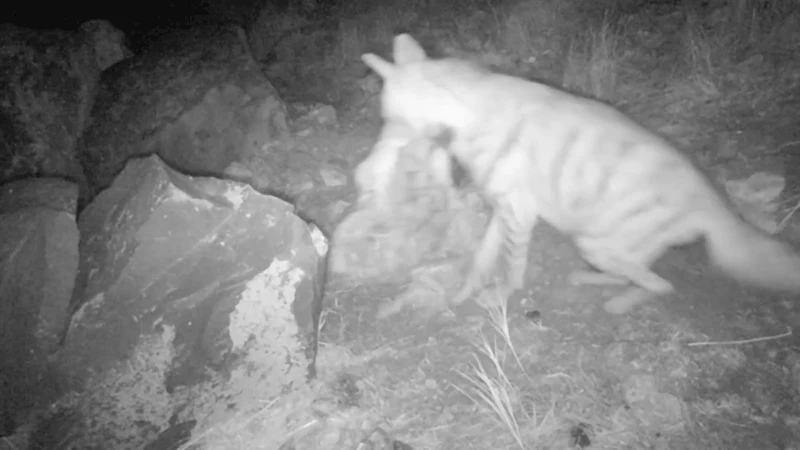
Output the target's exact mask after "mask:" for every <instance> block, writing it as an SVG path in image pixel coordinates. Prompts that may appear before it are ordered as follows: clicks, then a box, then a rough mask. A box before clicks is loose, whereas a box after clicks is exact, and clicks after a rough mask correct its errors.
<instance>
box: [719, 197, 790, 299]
mask: <svg viewBox="0 0 800 450" xmlns="http://www.w3.org/2000/svg"><path fill="white" fill-rule="evenodd" d="M706 247H707V250H708V254H709V257H710V259H711V261H712V263H713V264H714V265H715V266H716V267H718V268H719V269H721V270H722V271H723V272H724V273H725V274H727V275H728V276H731V277H733V278H734V279H736V280H737V281H740V282H742V283H746V284H750V285H754V286H760V287H764V288H769V289H774V290H778V291H786V292H797V293H800V255H798V254H797V253H796V252H795V251H794V250H793V249H792V248H791V247H790V246H789V245H787V244H784V243H782V242H780V241H778V240H775V239H774V238H772V237H770V236H769V235H767V234H765V233H763V232H761V231H759V230H757V229H755V228H754V227H752V226H750V225H748V224H747V223H745V222H744V221H742V220H741V219H739V218H738V217H737V216H736V215H735V214H733V213H732V212H730V211H724V212H722V211H720V212H719V214H718V215H716V216H715V217H714V220H710V221H709V223H708V227H707V230H706Z"/></svg>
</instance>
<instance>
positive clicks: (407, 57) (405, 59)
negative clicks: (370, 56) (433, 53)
mask: <svg viewBox="0 0 800 450" xmlns="http://www.w3.org/2000/svg"><path fill="white" fill-rule="evenodd" d="M393 51H394V62H395V64H397V65H403V64H409V63H416V62H422V61H425V60H426V59H428V55H426V54H425V49H423V48H422V46H421V45H419V42H417V41H416V40H415V39H414V38H413V37H411V35H410V34H406V33H403V34H398V35H397V36H395V37H394V50H393Z"/></svg>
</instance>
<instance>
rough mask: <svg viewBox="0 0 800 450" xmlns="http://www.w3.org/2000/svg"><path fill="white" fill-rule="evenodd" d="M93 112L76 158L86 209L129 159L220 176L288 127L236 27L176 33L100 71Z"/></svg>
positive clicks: (266, 146)
mask: <svg viewBox="0 0 800 450" xmlns="http://www.w3.org/2000/svg"><path fill="white" fill-rule="evenodd" d="M91 116H92V122H91V124H90V126H89V127H88V128H87V130H86V132H85V133H84V135H83V137H82V139H81V143H80V153H79V154H80V160H81V163H82V164H83V167H84V168H85V169H86V172H87V176H88V189H87V191H86V192H85V195H83V198H84V203H85V202H86V201H88V200H90V199H91V198H92V197H94V196H95V195H96V194H97V193H98V192H100V191H101V190H102V189H104V188H106V187H108V186H109V185H110V184H111V182H112V180H113V179H114V177H115V176H116V175H117V174H118V173H119V172H120V171H121V170H122V168H123V166H124V165H125V162H126V161H128V160H129V159H130V158H132V157H135V156H140V155H150V154H157V155H159V156H160V157H161V158H162V159H163V160H164V161H166V162H167V163H168V164H169V165H170V166H172V167H174V168H176V169H178V170H181V171H182V172H186V173H190V174H194V175H216V176H222V175H223V173H224V170H225V168H226V167H227V166H228V165H229V164H231V163H232V162H234V161H239V160H242V159H245V158H247V157H250V156H253V155H259V154H261V153H262V152H267V151H270V148H271V146H274V145H276V144H275V143H276V142H277V141H280V140H281V139H283V138H285V137H287V136H288V131H289V130H288V127H287V124H286V108H285V106H284V104H283V101H282V100H281V98H280V97H279V95H278V93H277V92H276V91H275V89H274V88H273V86H272V85H271V84H270V82H269V81H268V80H267V79H266V78H265V77H264V75H263V74H262V72H261V70H260V69H259V67H258V65H257V64H256V62H255V61H254V60H253V58H252V56H251V55H250V52H249V50H248V47H247V41H246V39H245V37H244V33H243V32H242V30H241V29H240V28H238V27H236V26H232V25H230V26H229V25H218V26H217V25H215V26H206V27H198V28H193V29H189V30H176V31H173V32H171V33H169V34H165V35H163V36H161V37H160V38H159V39H158V41H156V42H154V43H152V44H151V45H150V47H149V48H148V50H147V51H146V52H145V53H142V54H141V55H137V56H136V57H134V58H131V59H129V60H126V61H124V62H123V63H120V64H117V65H115V66H114V67H113V68H111V69H110V70H108V71H106V72H104V73H103V75H102V79H101V81H100V86H99V89H98V94H97V97H96V99H95V103H94V108H93V109H92V114H91Z"/></svg>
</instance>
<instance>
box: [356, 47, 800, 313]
mask: <svg viewBox="0 0 800 450" xmlns="http://www.w3.org/2000/svg"><path fill="white" fill-rule="evenodd" d="M394 58H395V63H394V64H393V63H390V62H388V61H385V60H383V59H382V58H380V57H378V56H376V55H372V54H366V55H364V56H363V57H362V59H363V60H364V62H365V63H366V64H367V65H369V66H370V67H371V68H372V69H373V70H375V71H376V72H377V73H378V74H379V75H380V76H381V77H382V78H383V80H384V88H383V91H382V94H381V95H382V98H381V101H382V115H383V117H384V118H385V119H386V120H387V121H390V122H391V121H395V120H401V121H403V122H404V123H407V124H409V125H410V126H411V127H413V128H414V130H416V132H417V133H419V134H420V135H432V134H434V133H436V132H437V130H449V131H451V132H452V133H453V140H452V142H451V143H450V145H449V150H450V151H451V152H452V153H453V154H454V155H455V157H456V159H457V160H458V161H459V162H460V163H461V164H462V165H463V166H465V167H466V169H467V171H468V173H469V175H470V176H471V178H472V180H473V181H474V182H475V183H476V184H477V185H478V186H479V187H480V188H481V190H482V191H483V193H484V195H485V196H486V197H487V198H488V199H489V201H490V202H491V203H492V207H493V216H492V219H491V220H490V224H489V226H488V229H487V231H486V233H485V235H484V238H483V241H482V243H481V246H480V248H479V249H478V251H477V252H476V254H475V255H474V257H473V263H472V268H471V271H470V273H469V274H468V277H467V282H466V283H465V285H464V287H463V289H462V290H461V291H460V292H459V293H458V294H457V295H456V297H455V298H454V299H453V300H452V301H453V302H454V303H459V302H461V301H463V300H465V299H466V298H468V297H470V296H471V295H472V294H473V293H474V291H475V290H476V289H478V288H480V287H482V286H483V285H484V284H485V283H486V282H487V279H488V277H489V276H491V274H492V272H493V271H494V270H495V269H496V266H497V264H498V257H500V256H501V255H502V259H501V262H503V263H504V264H506V267H504V269H505V271H506V283H507V285H508V286H507V287H510V288H512V289H518V288H521V287H522V285H523V282H524V276H525V270H526V266H527V253H528V246H529V243H530V239H531V232H532V230H533V228H534V226H535V225H536V223H537V220H538V219H539V218H541V219H543V220H545V221H547V222H549V223H551V224H552V225H554V226H555V227H556V228H557V229H559V230H560V231H562V232H564V233H567V234H568V235H570V236H572V238H573V239H574V242H575V243H576V246H577V247H578V249H579V250H580V251H581V253H582V255H583V257H584V258H585V259H586V260H587V261H588V262H589V263H590V264H591V265H592V266H594V267H595V268H597V269H599V270H600V271H601V272H581V273H577V274H574V275H573V277H572V280H573V281H574V282H576V283H581V284H584V283H585V284H627V283H632V285H633V286H632V287H631V288H630V289H628V290H627V291H626V292H624V293H623V294H621V295H620V296H618V297H616V298H614V299H612V300H610V301H609V302H608V303H607V304H606V309H607V310H608V311H609V312H613V313H623V312H625V311H627V310H628V309H630V307H632V306H633V305H635V304H637V303H640V302H642V301H644V300H646V299H648V298H651V297H654V296H658V295H663V294H667V293H669V292H672V291H673V286H672V285H671V283H669V282H668V281H667V280H665V279H663V278H662V277H660V276H659V275H657V274H655V273H654V272H653V271H652V270H651V266H652V264H653V263H654V262H655V261H656V260H657V259H658V258H659V257H661V256H662V255H663V254H664V253H665V252H666V251H667V250H668V249H669V248H670V247H672V246H676V245H680V244H684V243H690V242H693V241H696V240H698V239H701V238H703V239H705V243H706V247H707V250H708V253H709V256H710V259H711V261H712V262H713V264H714V265H715V266H717V267H718V268H720V269H721V270H722V271H723V272H724V273H726V274H727V275H729V276H731V277H732V278H734V279H736V280H739V281H741V282H744V283H748V284H753V285H757V286H762V287H766V288H770V289H774V290H782V291H787V292H793V293H798V292H800V257H798V255H797V254H796V253H794V251H793V250H792V249H791V248H790V247H788V246H786V245H784V244H782V243H780V242H778V241H776V240H774V239H773V238H771V237H769V236H767V235H765V234H763V233H761V232H759V231H757V230H756V229H754V228H752V227H750V226H749V225H747V224H746V223H744V222H743V221H742V220H741V219H740V218H739V217H738V215H737V214H735V213H734V212H732V211H731V210H730V209H729V207H728V206H727V204H726V201H725V200H724V198H723V197H721V196H720V195H719V194H718V193H717V191H716V190H715V189H714V187H713V186H712V185H711V184H710V182H709V181H708V179H707V178H706V177H705V176H704V175H703V174H702V173H700V172H699V171H698V170H697V169H696V168H695V167H694V165H693V164H692V163H691V162H690V161H689V160H688V159H687V158H686V157H685V156H683V155H682V154H681V153H680V152H679V151H678V150H676V149H674V148H673V147H672V146H671V145H670V144H669V143H668V142H666V141H665V140H664V139H662V138H661V137H659V136H657V135H656V134H654V133H652V132H650V131H648V130H647V129H645V128H643V127H642V126H640V125H639V124H637V123H636V122H634V121H633V120H631V119H630V118H628V117H627V116H625V115H624V114H622V113H621V112H619V111H618V110H616V109H614V108H612V107H610V106H608V105H606V104H603V103H600V102H597V101H594V100H589V99H584V98H580V97H577V96H575V95H572V94H569V93H567V92H564V91H561V90H558V89H555V88H551V87H548V86H545V85H542V84H539V83H534V82H530V81H526V80H523V79H519V78H515V77H510V76H505V75H500V74H495V73H492V72H490V71H488V70H485V69H483V68H480V67H477V66H474V65H471V64H470V63H467V62H465V61H461V60H457V59H443V60H434V59H429V58H428V57H427V56H426V55H425V52H424V50H422V48H421V47H420V46H419V44H417V42H416V41H414V39H413V38H411V37H410V36H408V35H399V36H397V37H396V38H395V44H394Z"/></svg>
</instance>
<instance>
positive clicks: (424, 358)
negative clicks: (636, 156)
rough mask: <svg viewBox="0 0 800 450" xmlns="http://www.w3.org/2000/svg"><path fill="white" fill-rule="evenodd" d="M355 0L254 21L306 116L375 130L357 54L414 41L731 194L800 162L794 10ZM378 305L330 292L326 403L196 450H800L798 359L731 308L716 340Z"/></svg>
mask: <svg viewBox="0 0 800 450" xmlns="http://www.w3.org/2000/svg"><path fill="white" fill-rule="evenodd" d="M343 3H344V5H343V6H341V7H338V8H335V9H334V10H331V11H325V12H324V13H320V14H318V15H317V16H314V15H313V14H309V15H304V14H303V13H302V11H301V8H300V9H295V10H293V11H291V12H289V13H286V14H285V15H283V16H279V17H280V19H281V20H277V17H278V16H276V15H275V12H274V11H272V10H266V9H265V10H264V11H263V12H262V14H260V15H259V16H258V18H257V19H256V20H254V21H253V23H252V26H251V36H252V38H251V39H252V41H253V42H254V44H253V48H254V52H255V53H256V56H257V58H259V59H260V60H261V61H263V62H265V63H266V67H267V72H268V75H269V76H270V77H271V79H272V81H273V82H275V83H276V84H277V85H278V87H279V88H280V89H281V90H282V91H283V92H284V93H285V95H286V97H287V98H288V99H289V100H290V101H304V102H310V101H313V102H321V103H329V104H333V105H335V106H336V107H337V109H338V110H339V111H341V112H349V113H350V116H349V117H350V118H352V119H353V120H354V121H357V120H359V119H360V118H361V116H360V114H359V113H360V112H361V111H362V108H363V107H364V106H365V104H366V103H365V102H366V100H367V99H365V98H363V96H364V95H365V94H364V92H363V90H362V89H361V87H360V86H362V82H363V79H364V77H368V75H369V74H368V71H367V69H366V67H364V66H363V65H362V64H361V63H360V61H359V56H360V55H361V54H362V53H364V52H367V51H374V52H379V53H381V54H383V55H388V52H389V48H390V45H391V40H392V37H393V36H394V35H395V34H397V33H399V32H409V33H411V34H412V35H414V36H415V37H417V38H419V39H420V40H421V41H422V42H423V43H424V44H425V45H426V46H427V47H428V49H429V50H430V51H431V52H432V53H434V54H437V55H452V56H457V57H461V58H469V59H474V60H476V61H480V62H481V63H483V64H487V65H490V66H492V67H493V68H494V69H496V70H498V71H502V72H506V73H510V74H513V75H517V76H523V77H528V78H534V79H538V80H544V81H545V82H548V83H551V84H555V85H559V86H563V87H565V88H566V89H569V90H571V91H574V92H576V93H580V94H584V95H589V96H593V97H598V98H601V99H604V100H606V101H609V102H612V103H614V104H616V105H619V106H620V107H621V108H623V109H624V110H626V111H628V112H629V113H631V114H632V115H634V116H635V117H637V118H638V119H639V120H641V121H643V122H644V123H646V124H647V125H648V126H650V127H652V128H653V129H656V130H658V131H659V132H661V133H663V134H665V135H667V136H668V137H670V138H671V139H672V140H674V141H675V142H676V143H678V144H679V145H681V146H682V147H684V148H685V149H687V150H689V151H691V153H692V154H693V156H694V157H695V158H696V159H697V160H698V161H699V162H700V164H701V165H703V166H704V167H706V168H707V169H709V170H710V171H711V172H712V173H714V174H715V175H716V176H718V177H720V178H722V179H728V178H730V177H733V176H739V175H742V174H747V173H752V172H753V171H754V170H756V169H758V170H761V169H763V168H769V169H770V170H775V167H776V166H775V165H771V161H772V160H774V159H775V157H776V156H780V155H781V154H782V153H783V154H785V152H790V151H800V143H798V142H800V141H798V139H800V131H798V128H797V122H798V117H797V113H795V112H794V111H797V110H798V109H799V108H800V76H798V75H797V74H800V54H798V52H797V49H798V48H800V11H798V8H797V6H796V1H794V0H731V1H722V0H709V1H705V2H703V1H685V2H678V1H662V2H657V1H651V2H647V1H636V0H622V1H611V0H604V1H586V2H580V1H579V0H571V1H561V0H507V1H495V0H407V1H403V2H389V1H385V2H380V1H366V0H355V1H352V2H343ZM276 24H280V25H276ZM259 52H261V54H259ZM785 111H792V114H795V115H794V116H792V115H791V114H790V115H789V116H787V115H786V113H785ZM778 167H780V166H778ZM787 198H789V196H787ZM794 203H796V201H795V202H794ZM791 206H792V204H788V203H787V204H786V208H785V209H786V210H789V209H790V208H791ZM534 251H540V252H541V253H542V254H543V255H550V254H551V253H552V254H555V253H556V250H545V249H538V250H537V249H534ZM548 251H550V252H551V253H547V252H548ZM545 257H546V256H543V257H542V258H545ZM376 289H377V288H376ZM373 295H377V296H383V295H385V294H383V291H380V290H379V289H378V290H376V291H367V292H364V290H363V289H362V290H361V291H359V290H357V289H354V288H353V287H352V286H351V287H348V288H346V289H345V288H342V289H341V290H339V291H335V290H334V291H333V292H331V294H330V296H329V297H330V302H331V303H330V305H329V306H330V308H329V310H328V311H327V312H326V315H325V317H324V318H325V320H324V323H323V328H322V330H323V331H322V335H323V337H322V340H323V342H322V344H321V348H320V356H319V361H318V365H319V367H320V376H319V381H318V382H317V383H316V384H315V385H314V386H313V387H312V388H310V389H308V390H304V391H302V392H295V393H293V394H291V395H287V396H286V397H285V398H280V399H267V400H265V406H264V410H263V411H261V412H259V413H258V414H256V415H251V416H249V417H247V418H243V419H238V420H236V421H234V422H232V423H231V424H227V425H220V426H219V427H218V428H217V429H214V430H208V431H207V433H206V434H204V435H203V436H200V437H198V436H196V438H195V440H194V441H193V442H194V443H196V444H198V445H200V444H202V447H203V448H226V449H261V448H263V449H276V448H279V447H280V448H282V449H285V450H288V449H289V448H292V449H301V448H317V449H329V448H330V449H334V448H337V449H338V448H342V449H350V448H352V449H355V448H356V445H357V443H358V442H359V441H360V440H361V439H362V438H363V437H364V436H368V435H370V434H371V433H372V432H373V431H374V430H375V429H377V428H380V429H384V430H387V431H388V432H389V433H390V434H391V435H392V436H393V437H394V438H395V439H398V440H400V441H403V442H406V443H408V444H410V445H411V446H412V447H413V448H414V449H417V450H423V449H450V448H453V449H455V448H458V449H490V448H492V449H505V448H508V449H513V448H520V449H566V448H584V447H588V448H596V449H623V448H635V449H639V448H659V449H661V448H664V449H666V448H675V449H745V448H761V449H767V448H770V449H772V448H774V449H786V450H788V449H800V431H798V430H800V416H798V413H800V411H798V409H797V406H796V400H797V399H798V395H800V392H798V390H799V389H800V381H798V380H800V356H799V355H800V354H799V353H798V349H797V347H796V346H795V347H792V345H793V344H792V343H794V345H796V343H797V340H796V339H795V338H793V337H792V336H789V335H786V334H782V333H783V331H784V330H785V324H784V323H783V322H781V321H779V320H777V319H775V318H774V316H770V317H769V318H765V317H761V316H759V317H757V318H754V315H757V313H754V312H753V311H752V310H741V311H738V312H737V311H729V313H730V314H729V315H728V316H726V318H725V320H726V322H725V323H727V324H728V325H729V327H728V328H718V329H708V330H705V329H704V330H703V331H702V332H701V331H699V329H698V325H697V322H692V321H691V320H683V319H680V318H675V317H674V316H673V318H672V320H663V318H661V319H657V318H653V317H651V316H647V315H644V316H642V315H638V316H635V319H633V318H623V319H621V320H618V321H616V320H609V319H608V318H605V317H603V316H602V315H599V316H598V315H597V313H596V312H594V311H593V310H591V308H596V304H599V302H596V304H595V303H594V300H593V301H592V302H591V303H592V304H591V305H589V306H587V305H586V304H583V303H581V302H567V301H565V302H563V303H562V304H559V305H556V306H555V307H547V306H542V305H541V304H539V303H538V302H536V301H535V299H534V300H531V298H529V299H528V301H529V303H528V307H527V311H528V314H527V315H525V314H517V315H514V314H510V313H509V311H507V309H506V307H505V305H500V306H495V307H494V308H490V309H489V310H488V311H486V312H482V313H480V314H478V315H475V316H470V317H469V318H467V317H465V316H462V315H460V314H459V315H458V316H456V317H453V316H447V315H446V314H444V315H443V316H447V317H440V318H438V319H429V321H428V322H425V323H424V324H421V325H420V324H419V323H414V324H409V323H402V320H399V319H388V322H386V323H375V321H374V320H372V319H370V318H369V314H370V312H369V311H371V307H369V306H363V305H359V301H360V302H362V303H363V302H369V301H370V300H371V296H373ZM534 297H535V296H534ZM355 298H357V299H360V300H352V299H355ZM350 300H352V301H350ZM375 300H377V298H376V299H375ZM530 302H532V303H530ZM790 309H791V307H790ZM534 310H536V311H535V312H534ZM590 310H591V311H590ZM545 311H546V314H545V313H544V312H545ZM539 313H541V314H542V318H540V317H538V314H539ZM362 314H363V315H362ZM509 317H513V318H509ZM793 317H794V320H797V316H796V315H795V316H793ZM753 323H758V326H755V325H752V324H753ZM765 330H773V331H775V330H777V331H775V333H774V334H776V335H779V336H778V337H777V338H776V339H774V340H766V341H763V342H728V343H719V345H713V343H712V345H698V344H702V343H705V342H707V341H708V340H709V339H710V338H709V337H708V336H706V333H707V334H708V335H711V336H715V337H718V336H735V335H737V334H738V335H742V334H745V335H747V336H748V337H753V336H755V335H764V334H769V333H766V332H765ZM793 339H794V340H793ZM792 430H794V431H792ZM767 436H769V437H767ZM282 444H283V446H281V445H282ZM397 445H399V444H397ZM190 447H192V445H189V444H187V445H186V446H185V447H184V448H190ZM373 448H376V449H377V448H383V447H380V446H379V445H374V446H373ZM386 448H391V447H386ZM395 448H402V447H395Z"/></svg>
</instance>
